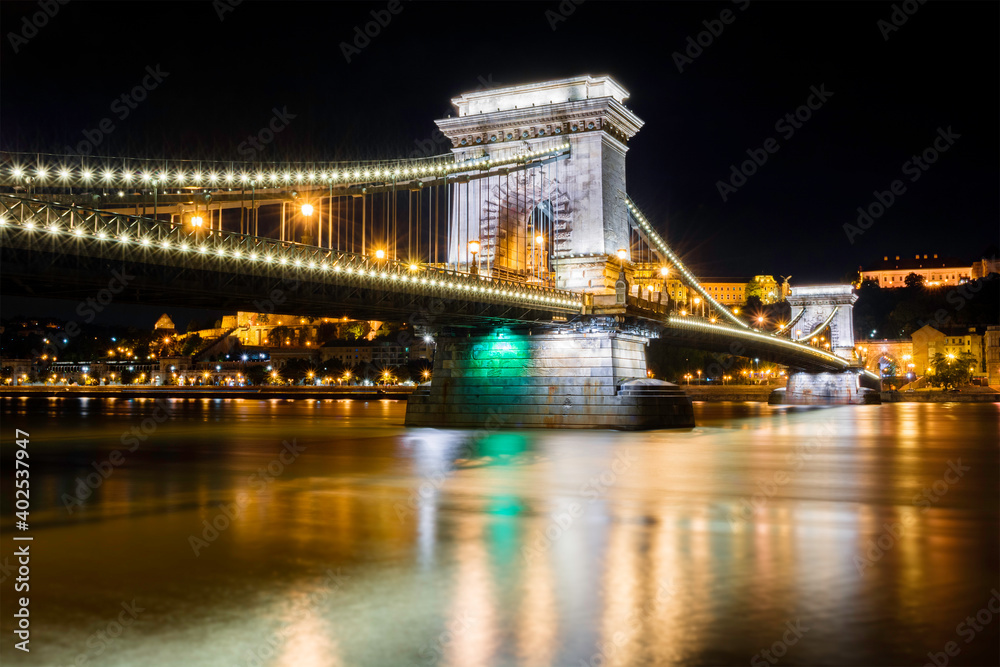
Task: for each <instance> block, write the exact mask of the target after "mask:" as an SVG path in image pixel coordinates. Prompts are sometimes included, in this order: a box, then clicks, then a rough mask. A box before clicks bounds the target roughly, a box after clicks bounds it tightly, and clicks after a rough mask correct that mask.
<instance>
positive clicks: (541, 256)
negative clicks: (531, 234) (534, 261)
mask: <svg viewBox="0 0 1000 667" xmlns="http://www.w3.org/2000/svg"><path fill="white" fill-rule="evenodd" d="M535 244H536V245H537V246H538V277H539V279H541V280H543V281H544V280H545V270H546V269H547V268H548V261H546V260H547V259H548V257H547V256H548V254H549V253H548V251H547V250H545V249H544V244H545V237H544V236H542V235H541V234H538V235H537V236H535Z"/></svg>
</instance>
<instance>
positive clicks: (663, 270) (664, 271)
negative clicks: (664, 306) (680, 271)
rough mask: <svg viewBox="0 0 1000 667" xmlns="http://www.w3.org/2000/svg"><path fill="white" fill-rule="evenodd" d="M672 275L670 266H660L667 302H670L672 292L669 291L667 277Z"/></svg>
mask: <svg viewBox="0 0 1000 667" xmlns="http://www.w3.org/2000/svg"><path fill="white" fill-rule="evenodd" d="M669 276H670V268H669V267H666V266H661V267H660V279H661V280H663V296H664V298H665V299H666V301H667V303H668V304H669V303H670V292H669V291H668V288H669V285H668V284H667V279H668V278H669Z"/></svg>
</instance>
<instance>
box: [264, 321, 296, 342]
mask: <svg viewBox="0 0 1000 667" xmlns="http://www.w3.org/2000/svg"><path fill="white" fill-rule="evenodd" d="M267 339H268V341H269V342H270V344H271V345H274V344H275V343H277V344H278V347H282V346H283V345H284V344H285V341H286V340H288V342H289V344H291V342H292V330H291V329H290V328H288V327H286V326H284V325H282V326H278V327H274V328H273V329H271V330H270V331H269V332H268V333H267Z"/></svg>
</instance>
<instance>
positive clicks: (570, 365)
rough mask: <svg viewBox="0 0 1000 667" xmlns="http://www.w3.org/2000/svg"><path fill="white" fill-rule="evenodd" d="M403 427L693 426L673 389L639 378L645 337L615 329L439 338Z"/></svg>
mask: <svg viewBox="0 0 1000 667" xmlns="http://www.w3.org/2000/svg"><path fill="white" fill-rule="evenodd" d="M406 424H407V425H408V426H448V427H463V428H522V427H549V428H615V429H628V430H632V429H649V428H670V427H682V426H693V424H694V420H693V413H692V410H691V401H690V400H689V399H688V398H687V397H686V396H685V395H684V393H683V392H682V391H680V389H679V388H677V387H676V386H675V385H672V384H669V383H666V382H660V381H657V380H648V379H646V351H645V339H643V338H641V337H639V336H636V335H632V334H627V333H622V332H618V331H600V332H596V333H580V332H568V333H563V334H560V333H552V332H549V333H534V335H531V334H530V333H529V332H524V331H520V332H511V331H500V332H496V333H494V334H491V335H484V336H473V337H469V338H452V339H447V338H443V337H442V338H439V340H438V348H437V352H436V354H435V358H434V375H433V381H432V383H431V384H430V386H429V387H428V386H424V387H422V388H421V390H420V391H418V392H415V393H414V394H413V395H412V396H411V398H410V401H409V404H408V406H407V412H406Z"/></svg>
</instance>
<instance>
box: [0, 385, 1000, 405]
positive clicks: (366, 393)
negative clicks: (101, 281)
mask: <svg viewBox="0 0 1000 667" xmlns="http://www.w3.org/2000/svg"><path fill="white" fill-rule="evenodd" d="M680 387H681V389H683V390H684V393H685V394H687V395H688V396H689V397H690V398H691V400H692V401H704V402H708V403H722V402H727V401H728V402H735V403H741V402H743V401H754V402H760V403H767V398H768V396H770V395H771V392H772V391H774V389H775V388H776V387H775V386H774V385H725V386H706V385H701V386H698V385H690V386H689V385H680ZM414 389H416V387H125V386H120V385H111V386H103V387H102V386H92V387H59V386H56V387H51V386H49V387H42V386H37V387H35V386H29V387H0V397H5V396H8V397H14V396H80V397H87V398H99V397H115V398H245V399H253V398H257V399H270V398H284V399H288V398H313V399H347V398H353V399H358V400H379V399H394V400H402V401H405V400H406V398H407V397H408V396H409V395H410V394H411V393H413V390H414ZM882 402H883V403H1000V393H998V392H997V391H996V390H993V389H990V388H988V387H969V388H964V389H962V390H961V391H959V392H946V391H926V390H920V391H883V392H882Z"/></svg>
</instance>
